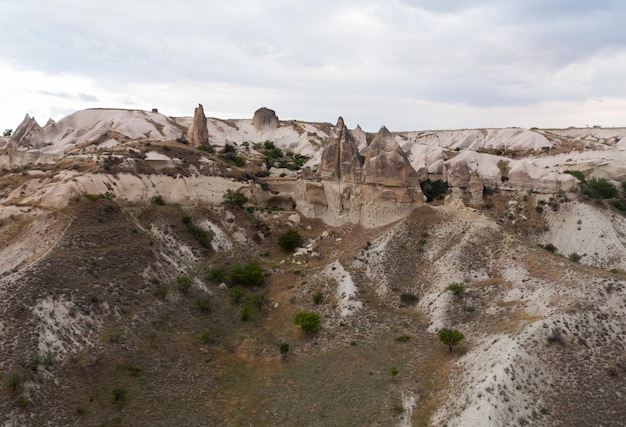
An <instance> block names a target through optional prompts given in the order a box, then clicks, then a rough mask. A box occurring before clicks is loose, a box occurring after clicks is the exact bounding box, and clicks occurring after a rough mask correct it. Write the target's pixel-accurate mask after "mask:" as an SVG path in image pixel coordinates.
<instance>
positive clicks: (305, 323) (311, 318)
mask: <svg viewBox="0 0 626 427" xmlns="http://www.w3.org/2000/svg"><path fill="white" fill-rule="evenodd" d="M293 323H295V324H296V325H298V326H300V328H302V330H303V331H304V332H307V333H308V332H314V331H316V330H318V329H319V327H320V315H319V314H317V313H316V312H314V311H300V312H298V313H296V315H295V316H294V318H293Z"/></svg>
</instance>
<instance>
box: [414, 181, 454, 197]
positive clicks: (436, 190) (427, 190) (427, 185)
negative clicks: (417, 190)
mask: <svg viewBox="0 0 626 427" xmlns="http://www.w3.org/2000/svg"><path fill="white" fill-rule="evenodd" d="M420 186H421V187H422V193H424V195H425V196H426V201H427V202H432V201H433V200H435V199H437V198H440V197H441V196H443V195H444V194H446V193H447V192H448V183H447V182H446V181H441V180H439V181H431V180H430V179H427V180H425V181H420Z"/></svg>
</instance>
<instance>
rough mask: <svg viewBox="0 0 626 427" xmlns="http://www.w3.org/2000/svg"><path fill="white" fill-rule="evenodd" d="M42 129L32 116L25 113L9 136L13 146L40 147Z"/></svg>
mask: <svg viewBox="0 0 626 427" xmlns="http://www.w3.org/2000/svg"><path fill="white" fill-rule="evenodd" d="M42 131H43V129H42V128H41V126H39V123H37V120H35V118H34V117H31V116H29V115H28V114H26V117H24V120H22V123H20V125H19V126H18V127H17V129H16V130H15V133H13V136H12V137H11V140H10V141H11V145H12V146H13V147H25V148H41V147H42V146H43V145H44V138H43V132H42Z"/></svg>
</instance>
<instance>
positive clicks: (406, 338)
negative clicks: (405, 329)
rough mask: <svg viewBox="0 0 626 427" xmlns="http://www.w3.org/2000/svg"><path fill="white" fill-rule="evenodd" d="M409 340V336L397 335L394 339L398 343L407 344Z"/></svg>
mask: <svg viewBox="0 0 626 427" xmlns="http://www.w3.org/2000/svg"><path fill="white" fill-rule="evenodd" d="M410 339H411V337H410V336H409V335H398V336H397V337H396V341H398V342H407V341H409V340H410Z"/></svg>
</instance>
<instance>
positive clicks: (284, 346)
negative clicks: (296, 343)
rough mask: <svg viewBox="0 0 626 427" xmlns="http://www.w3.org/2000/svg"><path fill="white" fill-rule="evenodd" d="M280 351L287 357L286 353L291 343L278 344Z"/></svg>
mask: <svg viewBox="0 0 626 427" xmlns="http://www.w3.org/2000/svg"><path fill="white" fill-rule="evenodd" d="M278 351H280V354H281V355H282V356H283V358H284V357H285V355H286V354H287V353H289V344H287V343H286V342H282V343H280V344H279V345H278Z"/></svg>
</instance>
